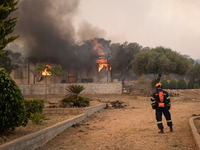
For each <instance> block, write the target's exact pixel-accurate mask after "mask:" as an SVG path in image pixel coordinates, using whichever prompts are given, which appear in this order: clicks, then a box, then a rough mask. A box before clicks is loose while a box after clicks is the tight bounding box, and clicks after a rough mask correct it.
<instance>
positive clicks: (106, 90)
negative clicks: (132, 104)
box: [19, 82, 122, 95]
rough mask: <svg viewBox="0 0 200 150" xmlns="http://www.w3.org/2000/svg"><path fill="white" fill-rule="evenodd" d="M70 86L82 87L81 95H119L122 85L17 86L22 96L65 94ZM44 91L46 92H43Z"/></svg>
mask: <svg viewBox="0 0 200 150" xmlns="http://www.w3.org/2000/svg"><path fill="white" fill-rule="evenodd" d="M70 85H83V86H84V87H85V90H84V91H83V92H82V94H121V93H122V83H121V82H111V83H80V84H79V83H74V84H68V83H65V84H49V85H48V84H47V85H39V84H29V85H19V88H20V89H21V91H22V93H23V94H24V95H45V93H46V94H67V91H66V88H67V87H68V86H70ZM45 89H46V92H45Z"/></svg>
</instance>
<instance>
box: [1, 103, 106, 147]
mask: <svg viewBox="0 0 200 150" xmlns="http://www.w3.org/2000/svg"><path fill="white" fill-rule="evenodd" d="M105 107H106V104H99V105H96V106H93V107H87V108H85V109H84V113H83V114H81V115H78V116H76V117H73V118H71V119H68V120H65V121H63V122H60V123H57V124H55V125H53V126H50V127H47V128H45V129H42V130H39V131H37V132H34V133H32V134H29V135H26V136H23V137H21V138H18V139H16V140H13V141H10V142H8V143H5V144H2V145H0V150H34V149H36V148H38V147H40V146H42V145H44V144H46V143H47V142H48V141H49V140H51V139H53V138H54V137H55V136H57V135H58V134H60V133H61V132H63V131H64V130H65V129H67V128H68V127H71V126H72V125H74V124H77V123H79V122H81V121H83V120H84V119H85V118H87V116H89V115H92V114H93V113H95V112H97V111H99V110H101V109H103V108H105Z"/></svg>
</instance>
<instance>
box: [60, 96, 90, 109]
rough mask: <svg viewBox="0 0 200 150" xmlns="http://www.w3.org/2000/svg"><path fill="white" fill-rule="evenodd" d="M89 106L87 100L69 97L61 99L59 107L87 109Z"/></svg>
mask: <svg viewBox="0 0 200 150" xmlns="http://www.w3.org/2000/svg"><path fill="white" fill-rule="evenodd" d="M89 105H90V100H89V98H86V97H81V96H78V97H77V98H76V97H74V96H72V95H70V96H67V97H65V98H63V99H62V104H61V107H87V106H89Z"/></svg>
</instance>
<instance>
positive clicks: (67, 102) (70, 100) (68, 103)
mask: <svg viewBox="0 0 200 150" xmlns="http://www.w3.org/2000/svg"><path fill="white" fill-rule="evenodd" d="M74 101H75V98H74V97H73V96H67V97H65V98H63V99H62V101H61V107H64V108H65V107H73V106H74Z"/></svg>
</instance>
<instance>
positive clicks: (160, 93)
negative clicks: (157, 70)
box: [151, 83, 173, 133]
mask: <svg viewBox="0 0 200 150" xmlns="http://www.w3.org/2000/svg"><path fill="white" fill-rule="evenodd" d="M151 106H152V108H153V109H155V112H156V120H157V126H158V128H159V129H160V131H159V132H158V133H164V130H163V129H164V127H163V124H162V114H164V116H165V118H166V121H167V125H168V126H169V128H170V132H173V128H172V126H173V124H172V120H171V114H170V112H169V110H170V107H171V103H170V97H169V94H168V92H166V91H164V90H162V84H161V83H157V84H156V92H155V93H154V94H153V95H152V97H151Z"/></svg>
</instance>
